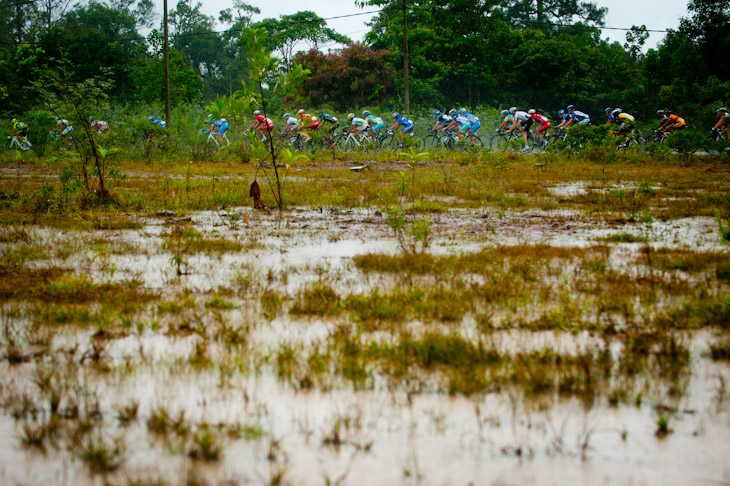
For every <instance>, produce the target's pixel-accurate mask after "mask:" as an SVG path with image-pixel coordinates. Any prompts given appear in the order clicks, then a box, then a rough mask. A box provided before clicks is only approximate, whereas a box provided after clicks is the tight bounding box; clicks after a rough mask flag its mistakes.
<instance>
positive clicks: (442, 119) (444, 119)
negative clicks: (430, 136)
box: [431, 110, 453, 133]
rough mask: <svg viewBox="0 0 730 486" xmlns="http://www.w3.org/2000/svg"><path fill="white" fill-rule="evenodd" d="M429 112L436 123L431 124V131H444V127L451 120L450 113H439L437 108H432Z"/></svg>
mask: <svg viewBox="0 0 730 486" xmlns="http://www.w3.org/2000/svg"><path fill="white" fill-rule="evenodd" d="M431 114H432V115H433V118H434V120H436V124H435V125H434V126H433V128H432V129H431V131H433V132H435V131H437V130H438V131H439V132H441V133H444V129H445V128H446V127H447V126H449V124H450V123H451V122H452V120H453V118H452V117H451V115H447V114H445V113H441V111H439V110H433V111H432V112H431Z"/></svg>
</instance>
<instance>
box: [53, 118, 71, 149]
mask: <svg viewBox="0 0 730 486" xmlns="http://www.w3.org/2000/svg"><path fill="white" fill-rule="evenodd" d="M73 131H74V127H72V126H71V124H70V123H69V122H68V120H66V119H65V118H61V117H60V116H57V117H56V133H58V134H59V135H60V136H61V140H63V141H64V142H68V143H71V140H69V139H68V138H66V137H67V136H69V138H70V134H71V132H73Z"/></svg>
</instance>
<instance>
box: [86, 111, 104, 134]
mask: <svg viewBox="0 0 730 486" xmlns="http://www.w3.org/2000/svg"><path fill="white" fill-rule="evenodd" d="M89 123H91V128H96V129H97V133H98V134H99V135H103V134H105V133H106V132H108V131H109V124H108V123H107V122H105V121H104V120H95V119H94V117H93V116H92V117H91V118H89Z"/></svg>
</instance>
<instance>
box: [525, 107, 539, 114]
mask: <svg viewBox="0 0 730 486" xmlns="http://www.w3.org/2000/svg"><path fill="white" fill-rule="evenodd" d="M527 113H529V114H530V115H534V114H535V113H537V110H535V108H531V109H529V110H527Z"/></svg>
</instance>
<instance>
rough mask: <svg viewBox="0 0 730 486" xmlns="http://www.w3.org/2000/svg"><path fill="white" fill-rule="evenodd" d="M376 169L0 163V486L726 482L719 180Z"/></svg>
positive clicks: (632, 158) (551, 162)
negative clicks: (94, 186) (275, 182)
mask: <svg viewBox="0 0 730 486" xmlns="http://www.w3.org/2000/svg"><path fill="white" fill-rule="evenodd" d="M358 157H359V156H358ZM390 157H391V158H390V159H387V160H386V159H382V160H380V159H378V160H365V159H362V160H359V159H358V160H354V161H341V160H333V159H332V158H328V157H323V158H322V159H321V160H307V161H299V162H295V163H292V164H290V165H289V166H288V167H286V168H284V169H283V170H282V182H283V184H282V192H281V197H282V200H283V203H284V204H283V205H284V210H283V211H274V210H271V211H254V210H253V209H252V208H251V200H250V198H249V187H250V184H251V182H252V181H253V180H254V179H255V178H257V177H258V178H259V180H261V177H262V173H261V172H260V171H257V169H258V168H257V167H256V166H255V165H254V164H246V163H243V164H242V163H240V161H233V160H223V159H222V160H219V161H212V162H207V163H201V164H184V165H183V163H182V162H180V161H177V160H172V159H168V160H166V161H164V162H155V163H143V162H139V161H135V160H124V159H120V160H118V166H119V169H120V173H123V174H125V177H123V178H120V179H119V180H118V182H117V184H116V185H115V186H114V187H113V190H112V191H111V192H110V195H109V196H108V197H107V196H105V198H104V199H103V200H100V199H94V197H93V193H92V195H89V194H88V193H86V191H85V190H84V189H83V188H79V187H74V186H73V185H72V184H67V183H66V182H64V179H62V178H59V177H58V176H57V174H58V164H59V162H58V161H57V160H53V159H37V160H34V161H33V163H32V164H28V163H25V162H8V163H6V164H5V165H4V166H3V167H2V168H0V178H1V181H0V207H1V208H2V211H1V212H0V277H1V278H0V299H1V301H0V302H1V305H0V311H1V312H0V369H2V373H0V430H2V432H3V433H2V436H3V437H4V439H3V440H2V441H1V442H0V457H2V464H0V482H2V483H4V484H22V485H26V484H27V485H31V484H59V485H60V484H114V485H116V484H120V485H148V484H149V485H151V484H454V483H459V484H463V483H470V482H472V483H474V484H543V483H542V482H541V481H540V480H539V479H538V478H539V477H541V476H542V475H543V474H545V473H548V472H550V471H552V472H550V474H554V471H555V469H556V468H559V469H561V470H562V471H563V473H561V474H563V476H562V479H563V481H561V482H567V483H570V484H589V483H601V484H629V483H641V482H642V481H643V482H646V483H648V484H660V483H661V484H685V483H686V481H687V480H690V479H694V478H697V477H703V478H707V479H708V480H712V481H715V482H717V483H718V484H720V483H723V482H727V481H729V480H730V469H728V466H727V464H726V461H725V460H724V458H726V457H727V456H728V455H730V448H729V447H730V446H728V441H727V438H728V434H729V433H730V407H729V405H728V398H727V390H726V388H727V381H728V379H729V378H730V363H729V362H728V358H729V356H730V352H729V351H728V349H729V348H730V346H729V345H728V343H729V342H730V292H728V289H729V288H730V253H728V246H727V241H725V240H726V237H725V238H724V235H723V231H722V230H723V227H727V226H728V215H729V214H730V201H728V198H727V196H728V194H730V177H728V175H727V169H726V168H725V166H724V165H723V163H722V162H721V161H718V160H707V159H703V158H694V159H676V160H656V159H651V158H648V157H647V156H645V155H642V154H633V153H624V154H621V156H620V158H619V159H618V160H612V161H611V162H610V163H607V162H606V161H604V160H601V159H600V158H599V159H596V160H593V159H590V158H580V159H579V158H571V157H566V156H558V155H555V154H543V155H540V156H519V155H514V154H478V155H473V154H472V155H469V154H459V155H450V156H443V155H437V154H431V155H429V156H428V157H427V158H425V159H424V160H423V161H422V162H423V163H422V164H419V165H417V164H415V163H414V162H413V161H412V160H408V158H407V157H405V158H404V160H395V159H397V157H396V158H395V159H393V156H392V155H391V156H390ZM349 162H355V163H356V164H358V166H363V165H364V166H365V167H366V168H365V169H364V170H361V171H358V172H354V171H350V170H349V167H350V165H349ZM183 166H184V168H185V170H184V171H181V170H180V167H183ZM262 187H264V188H265V187H266V186H265V184H262ZM262 195H263V197H262V199H263V200H264V204H266V205H267V206H275V204H274V201H273V196H272V195H271V193H270V192H267V190H266V189H265V190H263V191H262ZM267 199H268V200H267ZM679 462H681V464H683V467H682V468H681V469H680V470H678V469H676V468H671V467H666V465H667V464H672V463H679ZM617 464H618V465H617ZM487 478H489V479H487Z"/></svg>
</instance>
